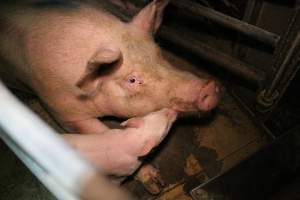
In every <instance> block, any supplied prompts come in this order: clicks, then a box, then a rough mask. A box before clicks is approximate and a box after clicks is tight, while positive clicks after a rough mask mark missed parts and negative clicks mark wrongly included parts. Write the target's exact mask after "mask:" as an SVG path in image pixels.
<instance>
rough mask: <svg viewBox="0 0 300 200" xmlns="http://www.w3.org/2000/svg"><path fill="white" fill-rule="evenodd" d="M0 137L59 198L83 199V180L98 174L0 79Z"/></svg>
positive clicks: (68, 199)
mask: <svg viewBox="0 0 300 200" xmlns="http://www.w3.org/2000/svg"><path fill="white" fill-rule="evenodd" d="M0 138H2V139H3V141H4V142H5V143H6V144H7V145H8V146H9V147H10V148H11V150H12V151H14V153H15V154H16V155H17V156H18V157H19V159H21V160H22V161H23V162H24V164H25V165H26V166H27V167H28V168H29V169H30V170H31V171H32V173H34V174H35V176H36V177H37V178H38V179H39V180H40V181H41V182H42V183H43V184H44V185H45V186H46V187H47V188H48V189H49V191H51V192H52V193H53V195H54V196H56V197H57V198H58V199H62V200H76V199H80V197H79V196H80V192H81V190H82V189H83V185H82V184H84V183H83V182H84V181H86V180H83V179H86V178H87V177H90V176H91V175H93V174H97V172H96V170H95V169H94V168H93V167H92V166H91V165H90V164H89V163H88V162H86V161H85V160H84V159H83V158H82V157H81V156H80V155H79V154H77V153H76V152H75V151H74V150H73V149H72V148H71V147H70V146H69V145H68V144H67V143H66V142H65V141H64V140H63V139H62V138H61V137H60V136H59V135H58V134H57V133H56V132H55V131H54V130H53V129H51V128H50V127H49V126H48V125H47V124H46V123H45V122H43V121H42V120H41V119H40V118H39V117H37V116H36V115H35V114H34V113H33V112H31V111H30V110H29V109H28V108H27V107H26V106H24V105H23V104H22V103H20V102H19V100H18V99H16V98H15V97H14V96H13V95H12V94H11V93H10V92H9V91H8V90H7V89H6V88H5V86H4V85H3V84H2V83H1V81H0ZM99 189H100V190H101V188H99ZM107 199H109V198H107Z"/></svg>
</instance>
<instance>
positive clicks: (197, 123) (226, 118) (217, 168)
mask: <svg viewBox="0 0 300 200" xmlns="http://www.w3.org/2000/svg"><path fill="white" fill-rule="evenodd" d="M166 56H167V57H168V58H169V59H170V61H171V62H173V63H174V64H175V65H176V66H178V67H180V68H184V69H188V70H192V71H193V70H195V67H194V66H192V65H190V64H189V63H187V62H185V61H184V60H182V59H179V58H177V57H174V56H172V55H170V54H168V53H166ZM195 73H197V74H203V72H199V70H196V71H195ZM205 76H207V75H205ZM21 99H23V101H24V102H25V103H26V104H27V105H28V106H29V107H31V108H32V109H33V110H34V111H35V112H36V113H38V114H39V115H40V116H41V117H42V118H43V119H45V120H46V121H47V122H48V123H49V124H51V125H52V126H53V127H55V128H56V129H57V130H58V131H61V130H60V129H59V127H58V126H57V125H56V124H55V122H54V121H53V120H52V119H51V118H50V117H49V115H48V114H47V113H46V112H45V110H44V109H43V107H42V106H41V105H40V103H39V101H38V100H37V99H35V98H34V97H30V96H22V95H21ZM266 143H267V139H266V136H265V135H264V134H263V133H262V132H261V131H260V130H259V129H257V128H256V127H255V126H254V125H253V123H252V122H251V121H250V119H249V118H248V117H247V116H246V115H245V114H244V113H243V112H242V111H241V110H240V109H239V107H238V106H237V104H236V102H235V101H234V100H233V98H232V97H231V96H230V95H229V94H228V93H227V92H226V90H225V92H224V95H223V98H222V101H221V104H220V106H219V107H218V109H217V110H216V111H215V112H213V113H211V114H210V115H208V116H206V117H204V118H201V119H200V118H184V119H179V120H178V121H177V122H176V123H175V125H174V126H173V128H172V130H171V132H170V134H169V136H168V137H167V138H166V139H165V141H163V143H162V144H161V145H160V147H159V148H157V149H156V150H155V151H154V152H153V153H152V154H151V155H150V158H149V159H148V160H147V161H146V162H150V163H152V164H154V165H155V166H157V167H158V169H159V170H160V171H161V176H162V178H163V180H164V182H165V187H164V190H163V192H162V193H161V194H160V195H158V196H152V195H149V194H148V193H147V192H146V191H145V190H144V188H143V187H142V185H141V184H140V183H138V182H137V181H135V180H134V179H129V180H128V181H127V182H125V184H124V185H123V187H125V188H127V189H128V190H129V191H131V192H132V193H133V194H134V195H135V196H136V197H137V198H138V199H159V200H185V199H187V200H189V199H191V197H190V196H189V192H190V190H191V189H193V188H194V187H196V186H197V185H199V184H201V183H203V182H205V181H207V180H209V179H210V178H212V177H214V176H216V175H219V174H222V173H224V172H225V171H228V170H229V169H231V168H232V167H233V166H235V165H237V164H238V163H240V162H241V161H242V160H245V159H246V158H248V157H249V156H250V155H252V154H253V153H254V152H256V151H258V150H259V149H261V148H262V147H263V146H264V145H266ZM0 163H1V164H2V167H1V169H2V170H1V171H0V199H1V200H12V199H13V200H21V199H22V200H26V199H31V200H40V199H45V200H51V199H54V197H53V196H52V195H51V194H50V193H49V192H48V191H47V190H46V189H45V188H44V187H43V186H42V185H41V184H40V183H39V182H38V181H37V180H36V179H35V178H34V177H33V175H32V174H31V173H30V172H29V171H28V170H27V169H26V168H25V167H24V166H23V164H22V163H20V161H18V159H17V158H16V157H15V156H14V155H13V154H12V153H11V152H10V151H9V149H8V148H7V147H6V146H5V145H4V144H3V143H2V142H0Z"/></svg>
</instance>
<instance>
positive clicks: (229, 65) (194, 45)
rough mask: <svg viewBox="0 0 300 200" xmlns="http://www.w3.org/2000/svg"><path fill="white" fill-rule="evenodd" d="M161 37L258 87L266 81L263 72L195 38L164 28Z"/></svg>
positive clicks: (160, 33) (161, 30)
mask: <svg viewBox="0 0 300 200" xmlns="http://www.w3.org/2000/svg"><path fill="white" fill-rule="evenodd" d="M159 36H160V37H162V38H163V39H164V40H167V41H170V42H172V43H175V44H178V45H179V46H181V47H183V48H185V49H187V50H188V51H191V52H193V53H195V54H196V55H198V56H199V57H202V58H204V59H207V60H209V61H211V62H213V63H215V64H217V65H219V66H221V67H223V68H225V69H227V70H228V71H230V72H232V73H234V74H235V75H238V76H240V77H241V78H244V79H246V80H248V81H250V82H252V83H255V84H256V85H259V84H260V83H261V81H262V80H263V79H264V74H263V72H259V71H258V70H256V69H255V67H254V66H251V65H249V64H247V63H244V62H241V61H239V60H237V59H235V58H233V57H231V56H229V55H227V54H225V53H222V52H220V51H218V50H215V49H214V48H212V47H210V46H208V45H206V44H204V43H202V42H200V41H197V40H195V39H193V38H189V37H184V36H183V35H177V34H176V31H173V30H171V29H170V28H166V27H162V28H161V29H160V32H159Z"/></svg>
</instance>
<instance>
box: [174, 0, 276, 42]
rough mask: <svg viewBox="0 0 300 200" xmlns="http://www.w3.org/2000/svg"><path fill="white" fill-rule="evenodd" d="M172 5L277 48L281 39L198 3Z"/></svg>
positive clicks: (188, 2) (175, 2) (187, 2)
mask: <svg viewBox="0 0 300 200" xmlns="http://www.w3.org/2000/svg"><path fill="white" fill-rule="evenodd" d="M172 4H173V5H174V6H176V7H178V8H180V9H182V10H184V11H186V12H188V13H189V14H191V15H193V17H195V18H199V17H206V18H208V19H209V20H211V21H213V22H215V23H218V24H220V25H222V26H224V27H227V28H230V29H232V30H235V31H238V32H240V33H243V34H244V35H247V36H249V37H251V38H254V39H256V40H258V41H260V42H263V43H265V44H268V45H271V46H272V47H275V46H276V45H277V42H278V41H279V39H280V37H279V36H278V35H276V34H274V33H271V32H268V31H266V30H264V29H261V28H259V27H257V26H254V25H251V24H248V23H246V22H243V21H241V20H238V19H236V18H233V17H230V16H228V15H224V14H222V13H220V12H218V11H215V10H213V9H210V8H207V7H204V6H202V5H200V4H197V3H193V2H190V1H184V2H182V1H174V2H172Z"/></svg>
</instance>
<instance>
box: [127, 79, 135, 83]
mask: <svg viewBox="0 0 300 200" xmlns="http://www.w3.org/2000/svg"><path fill="white" fill-rule="evenodd" d="M128 82H129V83H135V82H136V79H135V78H129V80H128Z"/></svg>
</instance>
